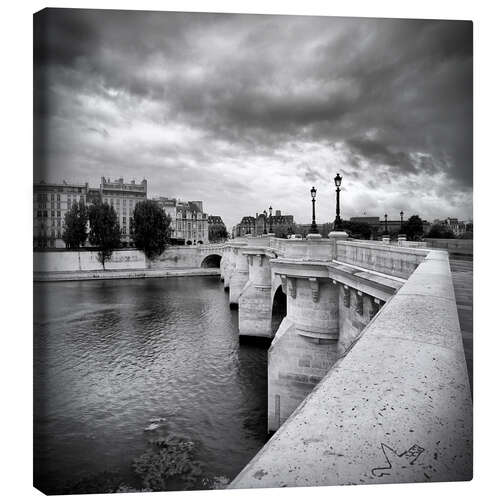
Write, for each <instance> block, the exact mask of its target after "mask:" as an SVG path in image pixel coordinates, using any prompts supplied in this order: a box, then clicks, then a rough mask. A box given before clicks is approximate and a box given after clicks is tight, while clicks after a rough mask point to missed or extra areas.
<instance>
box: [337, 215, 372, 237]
mask: <svg viewBox="0 0 500 500" xmlns="http://www.w3.org/2000/svg"><path fill="white" fill-rule="evenodd" d="M340 229H342V230H344V231H345V232H346V233H347V234H348V235H349V236H350V237H351V238H356V239H358V240H369V239H370V237H371V236H372V228H371V226H370V225H369V224H366V222H352V221H347V220H346V221H341V224H340Z"/></svg>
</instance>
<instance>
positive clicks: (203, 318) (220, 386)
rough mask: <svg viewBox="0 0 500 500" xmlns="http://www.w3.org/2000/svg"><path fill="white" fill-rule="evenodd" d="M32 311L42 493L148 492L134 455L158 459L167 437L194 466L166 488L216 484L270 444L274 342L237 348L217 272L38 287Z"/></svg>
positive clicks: (234, 316)
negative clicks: (269, 362)
mask: <svg viewBox="0 0 500 500" xmlns="http://www.w3.org/2000/svg"><path fill="white" fill-rule="evenodd" d="M34 317H35V325H34V389H35V398H34V475H35V485H36V486H37V487H38V488H40V489H42V491H44V492H45V493H62V492H67V493H70V492H80V493H83V492H95V491H115V490H116V488H117V487H118V485H122V486H121V487H122V488H132V489H141V488H145V487H147V486H145V482H144V475H142V476H141V474H140V473H138V472H137V466H135V467H134V463H137V462H134V461H136V460H137V459H139V457H141V456H142V457H143V458H144V457H146V458H147V457H149V458H151V457H153V459H152V460H150V461H148V460H143V461H142V463H143V464H144V463H145V462H146V463H147V464H149V465H148V466H151V467H154V465H155V463H156V462H155V460H156V457H158V456H159V455H158V452H159V448H158V447H157V446H156V445H155V444H151V442H158V441H161V440H162V439H167V440H170V439H174V441H173V442H175V443H177V444H176V445H175V446H177V448H176V447H175V446H174V448H172V449H177V450H178V449H181V452H180V454H181V459H177V458H175V459H174V462H176V463H179V462H180V461H182V460H186V449H187V450H188V451H189V457H188V459H187V461H188V462H192V463H195V462H196V463H199V470H198V471H197V472H193V471H191V476H193V475H194V476H195V479H194V480H193V479H192V477H191V479H190V480H188V478H187V476H188V474H183V473H180V474H177V475H175V476H173V477H172V478H171V479H169V480H168V481H167V482H166V485H165V486H162V487H161V488H160V489H192V488H203V487H213V486H214V484H217V479H216V483H214V482H213V481H214V478H219V479H218V481H221V482H222V483H224V482H225V481H227V480H230V479H233V478H234V477H235V476H236V474H237V473H238V472H239V471H240V470H241V469H242V468H243V467H244V466H245V465H246V463H248V461H249V460H250V459H251V458H252V457H253V456H254V455H255V454H256V453H257V452H258V450H259V449H260V448H261V447H262V446H263V444H264V443H265V441H266V438H267V433H266V425H267V422H266V418H267V374H266V372H267V350H266V347H265V346H258V345H252V344H249V345H245V344H240V342H239V339H238V313H237V311H231V310H230V309H229V304H228V296H227V293H225V292H224V290H223V285H222V283H221V282H220V280H219V278H218V277H217V276H204V277H175V278H149V279H143V280H141V279H136V280H108V281H76V282H60V283H36V284H35V286H34ZM179 443H181V445H179ZM183 443H187V444H186V446H184V448H183V445H182V444H183ZM179 446H180V448H179ZM186 447H187V448H186ZM182 450H183V451H182ZM151 464H153V465H151ZM184 476H186V477H184ZM148 484H149V483H148ZM153 489H155V488H154V487H153ZM156 489H158V486H156Z"/></svg>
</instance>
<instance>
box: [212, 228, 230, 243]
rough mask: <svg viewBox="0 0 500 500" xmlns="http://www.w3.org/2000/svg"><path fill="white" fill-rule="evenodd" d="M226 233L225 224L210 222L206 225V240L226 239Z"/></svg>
mask: <svg viewBox="0 0 500 500" xmlns="http://www.w3.org/2000/svg"><path fill="white" fill-rule="evenodd" d="M227 237H228V234H227V229H226V225H225V224H219V223H216V224H210V225H209V227H208V240H209V241H210V242H211V243H213V242H217V241H222V240H227Z"/></svg>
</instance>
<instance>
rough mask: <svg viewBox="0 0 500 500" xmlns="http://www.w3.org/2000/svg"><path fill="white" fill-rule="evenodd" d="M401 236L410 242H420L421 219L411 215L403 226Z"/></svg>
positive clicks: (422, 227) (422, 229)
mask: <svg viewBox="0 0 500 500" xmlns="http://www.w3.org/2000/svg"><path fill="white" fill-rule="evenodd" d="M401 233H402V234H405V235H406V238H407V239H408V240H410V241H416V240H420V239H421V238H422V236H423V234H424V226H423V223H422V219H421V218H420V217H419V216H418V215H412V216H411V217H410V218H409V219H408V220H407V221H406V222H405V223H404V224H403V227H402V230H401Z"/></svg>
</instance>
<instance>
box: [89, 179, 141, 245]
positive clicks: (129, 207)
mask: <svg viewBox="0 0 500 500" xmlns="http://www.w3.org/2000/svg"><path fill="white" fill-rule="evenodd" d="M147 190H148V183H147V181H146V179H143V180H142V182H140V183H136V182H135V181H132V182H130V183H125V182H123V178H122V177H120V178H119V179H116V180H114V181H111V180H110V179H109V178H108V179H106V178H105V177H101V184H100V186H99V194H100V197H101V200H102V202H103V203H107V204H108V205H111V206H112V207H113V208H114V209H115V212H116V215H117V216H118V221H119V223H120V232H121V241H122V244H123V245H124V246H131V245H132V244H133V243H132V236H131V232H130V225H131V221H132V217H133V215H134V209H135V206H136V205H137V203H139V202H141V201H145V200H146V199H147Z"/></svg>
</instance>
